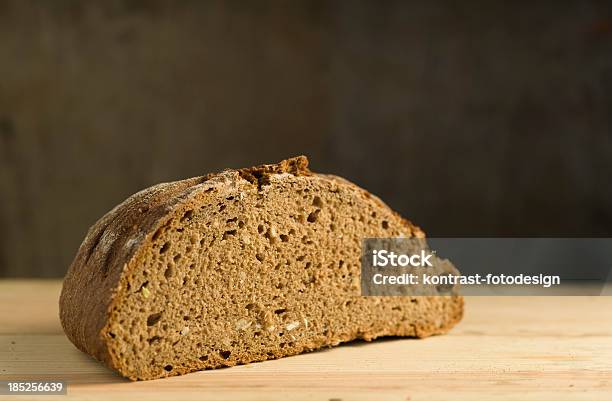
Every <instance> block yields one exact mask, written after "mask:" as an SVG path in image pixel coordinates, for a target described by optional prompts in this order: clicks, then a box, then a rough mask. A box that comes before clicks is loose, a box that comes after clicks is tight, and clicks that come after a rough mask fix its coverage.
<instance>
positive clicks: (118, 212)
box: [60, 156, 463, 371]
mask: <svg viewBox="0 0 612 401" xmlns="http://www.w3.org/2000/svg"><path fill="white" fill-rule="evenodd" d="M283 173H289V174H292V175H296V176H310V175H316V176H318V177H321V178H324V179H326V180H333V181H337V182H341V183H343V184H348V185H351V186H354V184H352V183H350V182H348V181H346V180H344V179H342V178H340V177H335V176H330V175H322V174H314V173H312V172H310V171H309V170H308V160H307V159H306V158H305V157H304V156H300V157H296V158H292V159H288V160H284V161H282V162H280V163H278V164H272V165H262V166H257V167H251V168H246V169H240V170H226V171H224V172H222V173H216V174H208V175H206V176H202V177H195V178H191V179H187V180H183V181H177V182H172V183H164V184H159V185H156V186H153V187H150V188H148V189H145V190H143V191H141V192H138V193H136V194H134V195H132V196H131V197H130V198H128V199H127V200H126V201H125V202H123V203H121V204H120V205H118V206H117V207H115V208H114V209H113V210H111V211H110V212H109V213H107V214H106V215H105V216H104V217H102V218H101V219H100V220H98V221H97V222H96V223H95V224H94V226H92V227H91V229H90V230H89V231H88V234H87V236H86V238H85V240H84V241H83V243H82V244H81V246H80V248H79V250H78V252H77V255H76V257H75V259H74V261H73V262H72V264H71V266H70V268H69V270H68V273H67V275H66V278H65V280H64V285H63V288H62V294H61V297H60V319H61V322H62V326H63V328H64V331H65V332H66V334H67V336H68V338H69V339H70V340H71V341H72V342H73V343H74V344H75V345H76V346H77V347H78V348H79V349H80V350H82V351H83V352H86V353H88V354H90V355H92V356H93V357H94V358H96V359H98V360H100V361H102V362H103V363H105V364H106V365H107V366H109V367H110V368H112V369H116V370H119V371H122V369H121V366H120V364H119V362H118V361H116V360H114V358H113V356H112V355H111V353H110V352H109V349H108V345H107V342H106V341H107V340H106V338H107V337H106V336H107V335H108V334H109V333H108V331H107V330H105V327H106V326H107V324H108V320H109V316H110V315H111V312H112V310H113V308H114V307H115V305H116V304H117V303H118V302H121V299H119V298H120V297H119V296H118V294H119V293H120V290H121V289H122V286H125V285H126V283H125V280H122V276H123V272H124V271H125V270H126V269H129V268H130V267H129V266H130V264H133V263H137V261H138V260H139V255H138V251H139V249H142V248H143V247H141V246H140V245H141V244H143V243H146V242H147V241H150V240H151V238H152V237H153V236H154V235H155V233H156V231H157V230H158V229H159V228H160V227H163V226H164V224H166V222H167V221H168V220H170V219H171V218H172V217H173V216H174V215H176V214H177V213H181V211H182V210H183V209H185V208H187V207H188V206H189V204H190V202H191V200H190V199H191V198H192V195H195V194H196V193H197V192H198V191H200V190H203V188H204V185H202V184H205V183H206V185H210V183H211V182H215V181H218V185H231V180H235V179H238V180H240V179H243V180H246V181H249V182H250V183H252V184H253V185H257V187H258V188H261V186H263V185H266V184H268V183H269V177H270V176H271V175H273V174H283ZM228 177H230V184H228ZM362 191H363V194H364V196H367V197H368V198H372V199H374V200H375V202H376V203H378V204H380V206H381V207H385V208H386V207H387V206H386V205H385V204H384V203H383V202H382V201H381V200H380V199H378V198H377V197H375V196H374V195H371V194H369V193H368V192H367V191H365V190H362ZM398 216H399V215H398ZM402 221H403V223H404V225H405V226H406V229H407V231H408V232H411V233H412V235H414V236H417V237H424V233H423V232H422V231H421V230H420V229H419V228H418V227H416V226H414V225H413V224H412V223H410V222H409V221H408V220H405V219H402ZM449 307H450V308H451V309H452V311H451V312H450V314H451V316H450V317H449V318H448V322H449V324H448V325H447V327H445V328H443V329H442V330H441V329H440V327H434V326H432V327H426V325H418V326H414V327H413V328H412V329H411V330H410V331H407V330H406V329H405V328H404V329H399V328H397V329H394V330H392V329H391V328H389V331H388V335H408V336H417V337H426V336H429V335H432V334H437V333H441V332H445V331H447V330H449V329H450V328H451V327H452V326H453V325H454V324H455V323H457V322H458V321H459V320H461V317H462V314H463V299H462V298H461V297H453V300H452V302H451V305H450V306H449ZM375 337H376V335H372V336H371V338H375ZM363 338H366V339H370V337H368V333H364V336H363ZM281 356H282V355H281Z"/></svg>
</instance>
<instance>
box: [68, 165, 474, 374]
mask: <svg viewBox="0 0 612 401" xmlns="http://www.w3.org/2000/svg"><path fill="white" fill-rule="evenodd" d="M307 165H308V161H307V159H306V158H305V157H303V156H300V157H296V158H292V159H288V160H284V161H282V162H280V163H278V164H271V165H263V166H258V167H252V168H247V169H240V170H226V171H224V172H221V173H217V174H209V175H207V176H203V177H196V178H192V179H188V180H183V181H178V182H174V183H165V184H159V185H156V186H153V187H151V188H148V189H146V190H144V191H141V192H139V193H137V194H135V195H133V196H131V197H130V198H128V199H127V200H126V201H125V202H123V203H122V204H120V205H118V206H117V207H115V208H114V209H113V210H111V211H110V212H109V213H107V214H106V215H105V216H104V217H102V218H101V219H100V220H99V221H98V222H97V223H96V224H95V225H94V226H92V228H91V229H90V230H89V232H88V234H87V236H86V238H85V240H84V241H83V243H82V245H81V247H80V248H79V251H78V253H77V255H76V257H75V260H74V261H73V263H72V265H71V266H70V269H69V271H68V273H67V276H66V278H65V280H64V285H63V289H62V294H61V298H60V317H61V321H62V325H63V327H64V330H65V332H66V334H67V335H68V337H69V339H70V340H71V341H72V342H73V343H74V344H75V345H76V346H77V347H78V348H79V349H81V350H82V351H84V352H86V353H88V354H90V355H92V356H93V357H95V358H96V359H98V360H100V361H102V362H103V363H105V364H106V365H107V366H109V367H110V368H112V369H114V370H116V371H118V372H119V373H120V374H121V375H123V376H125V377H128V378H129V379H132V380H148V379H155V378H161V377H167V376H174V375H179V374H184V373H188V372H193V371H197V370H202V369H211V368H217V367H222V366H233V365H236V364H244V363H249V362H255V361H263V360H267V359H275V358H279V357H283V356H288V355H294V354H298V353H301V352H305V351H310V350H316V349H318V348H321V347H325V346H333V345H337V344H339V343H342V342H346V341H351V340H355V339H365V340H372V339H374V338H376V337H380V336H410V337H426V336H430V335H433V334H441V333H445V332H447V331H448V330H449V329H450V328H451V327H452V326H454V325H455V324H456V323H457V322H458V321H459V320H460V319H461V317H462V314H463V299H462V298H461V297H460V296H432V297H362V296H360V288H359V284H360V257H361V249H362V248H361V247H362V240H363V239H364V238H368V237H400V236H403V237H419V238H421V237H424V233H423V232H422V231H421V230H420V229H419V228H418V227H416V226H414V225H413V224H412V223H410V222H408V221H407V220H405V219H403V218H402V217H400V216H399V215H398V214H397V213H395V212H393V211H392V210H391V209H390V208H389V207H387V206H386V205H385V204H384V203H383V202H382V201H381V200H380V199H378V198H377V197H375V196H373V195H371V194H370V193H368V192H367V191H365V190H363V189H361V188H359V187H358V186H356V185H354V184H352V183H350V182H348V181H346V180H344V179H342V178H339V177H336V176H332V175H323V174H315V173H312V172H311V171H310V170H308V167H307Z"/></svg>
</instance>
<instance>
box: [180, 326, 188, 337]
mask: <svg viewBox="0 0 612 401" xmlns="http://www.w3.org/2000/svg"><path fill="white" fill-rule="evenodd" d="M187 334H189V326H185V327H183V330H181V335H182V336H186V335H187Z"/></svg>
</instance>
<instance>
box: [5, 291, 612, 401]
mask: <svg viewBox="0 0 612 401" xmlns="http://www.w3.org/2000/svg"><path fill="white" fill-rule="evenodd" d="M60 286H61V283H60V282H59V281H43V280H36V281H30V280H28V281H23V280H5V281H0V380H14V379H42V378H45V379H62V380H66V381H67V382H68V395H67V396H56V397H52V398H51V399H75V400H76V399H78V400H116V399H133V400H139V401H140V400H146V401H153V400H160V399H177V400H178V399H186V400H196V399H197V400H292V399H296V400H298V399H299V400H324V401H330V400H343V401H349V400H384V399H388V400H402V401H406V400H436V399H449V400H450V399H452V400H475V399H483V400H497V399H500V400H501V399H503V400H507V399H516V400H612V297H472V298H468V299H466V307H467V308H466V315H465V318H464V320H463V322H462V323H460V324H459V325H458V326H457V327H456V328H455V329H454V330H453V331H452V332H451V333H450V334H449V335H445V336H439V337H433V338H428V339H425V340H414V339H382V340H378V341H375V342H372V343H365V342H354V343H351V344H348V345H343V346H340V347H336V348H332V349H328V350H324V351H320V352H313V353H309V354H304V355H299V356H295V357H290V358H284V359H280V360H276V361H268V362H263V363H256V364H251V365H246V366H238V367H233V368H227V369H220V370H213V371H206V372H199V373H193V374H189V375H186V376H182V377H174V378H169V379H162V380H155V381H149V382H134V383H132V382H129V381H127V380H124V379H122V378H120V377H118V376H117V375H115V374H114V373H113V372H111V371H109V370H108V369H106V368H105V367H104V366H102V365H100V364H99V363H97V362H96V361H94V360H93V359H91V358H90V357H88V356H87V355H84V354H83V353H81V352H80V351H78V350H77V349H76V348H75V347H74V346H73V345H72V344H71V343H70V342H69V341H68V339H67V338H66V337H65V336H64V334H63V332H62V329H61V327H60V324H59V321H58V317H57V316H58V307H57V300H58V296H59V291H60ZM0 397H2V396H0ZM42 397H46V396H38V397H37V399H41V398H42ZM28 398H36V397H28V396H4V399H15V400H19V401H23V400H26V399H28ZM44 399H49V398H44Z"/></svg>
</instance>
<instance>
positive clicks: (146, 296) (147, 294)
mask: <svg viewBox="0 0 612 401" xmlns="http://www.w3.org/2000/svg"><path fill="white" fill-rule="evenodd" d="M149 295H151V291H149V289H148V288H147V287H142V296H143V297H145V298H149Z"/></svg>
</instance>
